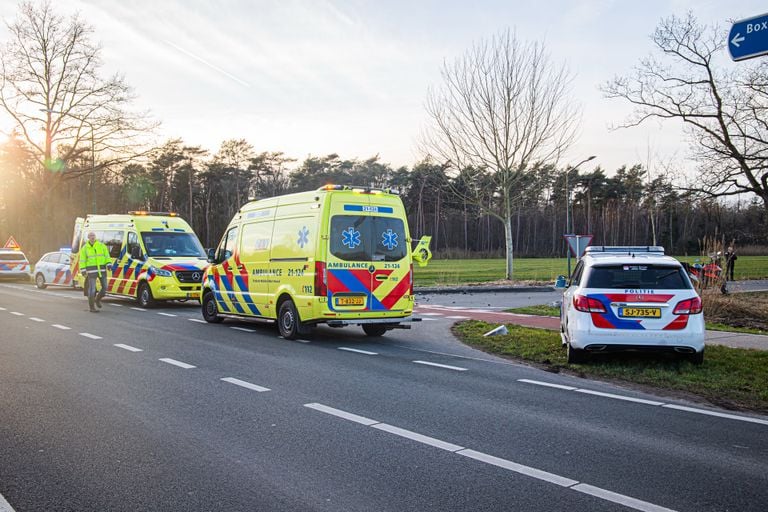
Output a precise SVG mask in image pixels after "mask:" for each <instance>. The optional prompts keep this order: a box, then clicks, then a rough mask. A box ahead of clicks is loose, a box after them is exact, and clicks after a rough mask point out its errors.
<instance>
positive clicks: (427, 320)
mask: <svg viewBox="0 0 768 512" xmlns="http://www.w3.org/2000/svg"><path fill="white" fill-rule="evenodd" d="M421 320H422V322H437V321H438V319H437V318H422V319H421Z"/></svg>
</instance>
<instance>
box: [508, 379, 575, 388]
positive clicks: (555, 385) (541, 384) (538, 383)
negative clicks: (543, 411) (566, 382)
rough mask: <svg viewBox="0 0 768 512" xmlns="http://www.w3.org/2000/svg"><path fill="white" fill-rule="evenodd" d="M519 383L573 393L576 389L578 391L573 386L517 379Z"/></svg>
mask: <svg viewBox="0 0 768 512" xmlns="http://www.w3.org/2000/svg"><path fill="white" fill-rule="evenodd" d="M517 382H525V383H527V384H536V385H537V386H546V387H548V388H557V389H565V390H566V391H573V390H575V389H578V388H575V387H573V386H563V385H562V384H553V383H551V382H541V381H538V380H529V379H517Z"/></svg>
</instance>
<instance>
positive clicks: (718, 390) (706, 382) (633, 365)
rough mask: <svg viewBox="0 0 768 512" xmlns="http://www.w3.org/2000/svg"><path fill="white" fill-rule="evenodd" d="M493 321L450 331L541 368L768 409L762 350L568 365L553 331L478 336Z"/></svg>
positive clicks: (767, 359)
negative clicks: (700, 360)
mask: <svg viewBox="0 0 768 512" xmlns="http://www.w3.org/2000/svg"><path fill="white" fill-rule="evenodd" d="M493 327H495V325H492V324H489V323H486V322H480V321H477V320H468V321H464V322H461V323H458V324H456V325H455V326H454V328H453V330H454V334H456V336H457V337H458V338H459V339H460V340H462V341H463V342H464V343H466V344H468V345H471V346H473V347H475V348H478V349H480V350H483V351H485V352H489V353H492V354H497V355H499V356H503V357H508V358H512V359H518V360H523V361H527V362H530V363H535V364H536V365H539V366H542V367H544V369H546V370H549V371H553V372H559V371H561V370H565V371H570V372H573V373H575V374H577V375H579V376H582V377H590V378H601V379H606V380H613V381H619V382H627V383H632V384H638V385H641V386H649V387H653V388H657V389H663V390H668V391H676V392H682V393H685V394H688V395H691V396H695V397H699V398H701V399H703V400H706V401H708V402H710V403H711V404H714V405H716V406H718V407H724V408H727V409H751V410H756V411H760V412H768V351H758V350H744V349H736V348H729V347H722V346H717V345H711V346H707V350H706V355H705V357H704V364H702V365H701V366H696V365H693V364H691V363H689V362H688V361H684V360H681V359H679V358H676V357H674V356H672V355H671V354H635V353H626V354H601V355H598V356H593V358H592V361H590V362H588V363H586V364H577V365H569V364H568V363H567V361H566V358H565V349H564V348H563V347H562V345H561V343H560V335H559V334H558V333H557V332H555V331H547V330H543V329H532V328H528V327H522V326H519V325H507V329H508V330H509V334H506V335H501V336H489V337H483V333H485V332H488V331H489V330H491V329H492V328H493Z"/></svg>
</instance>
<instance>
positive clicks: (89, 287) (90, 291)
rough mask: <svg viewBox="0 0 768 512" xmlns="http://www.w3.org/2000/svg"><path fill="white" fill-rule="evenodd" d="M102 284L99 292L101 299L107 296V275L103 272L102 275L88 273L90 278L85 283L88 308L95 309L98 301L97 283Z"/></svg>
mask: <svg viewBox="0 0 768 512" xmlns="http://www.w3.org/2000/svg"><path fill="white" fill-rule="evenodd" d="M97 280H98V281H99V282H100V283H101V290H99V299H101V298H103V297H104V295H106V294H107V273H106V272H101V275H99V274H97V273H95V272H94V273H88V277H87V279H86V283H85V289H86V291H87V295H88V307H89V308H91V309H93V306H94V302H95V300H96V281H97Z"/></svg>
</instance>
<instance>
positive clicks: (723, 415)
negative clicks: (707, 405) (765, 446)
mask: <svg viewBox="0 0 768 512" xmlns="http://www.w3.org/2000/svg"><path fill="white" fill-rule="evenodd" d="M662 407H666V408H667V409H676V410H678V411H686V412H695V413H696V414H706V415H708V416H717V417H718V418H727V419H729V420H738V421H746V422H749V423H759V424H760V425H768V420H761V419H758V418H750V417H749V416H737V415H735V414H727V413H724V412H716V411H708V410H706V409H696V408H693V407H685V406H683V405H674V404H665V405H662Z"/></svg>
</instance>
